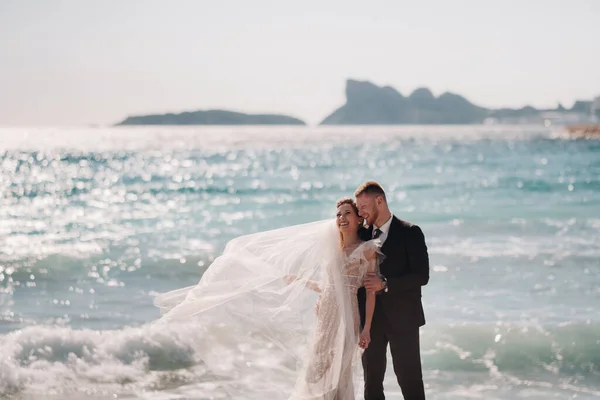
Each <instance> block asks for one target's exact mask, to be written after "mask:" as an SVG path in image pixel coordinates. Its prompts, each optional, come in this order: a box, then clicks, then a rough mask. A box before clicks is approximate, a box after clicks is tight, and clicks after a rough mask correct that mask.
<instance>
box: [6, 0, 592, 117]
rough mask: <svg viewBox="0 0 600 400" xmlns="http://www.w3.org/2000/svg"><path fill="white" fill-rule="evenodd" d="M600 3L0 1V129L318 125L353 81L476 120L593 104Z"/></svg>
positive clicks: (544, 0)
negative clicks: (151, 117)
mask: <svg viewBox="0 0 600 400" xmlns="http://www.w3.org/2000/svg"><path fill="white" fill-rule="evenodd" d="M598 21H600V0H568V1H567V0H561V1H559V0H452V1H449V0H418V1H417V0H414V1H404V0H389V1H380V0H370V1H364V0H302V1H291V0H288V1H283V0H219V1H216V0H172V1H167V0H160V1H159V0H120V1H91V0H52V1H49V0H0V125H45V126H57V125H87V124H100V125H106V124H113V123H116V122H118V121H120V120H121V119H123V118H125V117H126V116H127V115H139V114H148V113H163V112H182V111H190V110H197V109H227V110H235V111H241V112H248V113H283V114H287V115H292V116H296V117H299V118H301V119H303V120H305V121H307V122H309V123H311V124H316V123H318V122H320V121H321V120H322V119H323V118H324V117H325V116H327V115H328V114H329V113H330V112H332V111H333V110H334V109H336V108H337V107H339V106H341V105H343V104H344V102H345V97H344V87H345V82H346V79H348V78H352V79H359V80H368V81H371V82H373V83H375V84H378V85H391V86H393V87H395V88H396V89H397V90H399V91H400V92H401V93H402V94H404V95H408V94H410V93H411V92H412V91H413V90H414V89H416V88H418V87H423V86H425V87H429V88H430V89H431V90H432V91H433V93H434V94H436V95H439V94H441V93H443V92H445V91H451V92H454V93H458V94H461V95H463V96H465V97H467V98H468V99H469V100H471V101H472V102H474V103H475V104H478V105H481V106H485V107H505V106H507V107H521V106H524V105H533V106H536V107H554V106H556V105H557V103H558V102H561V103H562V104H563V105H565V106H567V107H570V106H571V105H572V103H573V101H574V100H576V99H584V100H591V99H592V98H594V97H596V96H598V95H600V40H599V38H600V23H599V22H598Z"/></svg>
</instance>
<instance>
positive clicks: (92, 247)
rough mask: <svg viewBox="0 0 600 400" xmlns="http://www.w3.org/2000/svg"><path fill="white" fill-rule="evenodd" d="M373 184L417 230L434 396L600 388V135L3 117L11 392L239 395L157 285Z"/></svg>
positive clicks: (391, 389) (393, 392)
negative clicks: (169, 323)
mask: <svg viewBox="0 0 600 400" xmlns="http://www.w3.org/2000/svg"><path fill="white" fill-rule="evenodd" d="M365 180H377V181H379V182H380V183H381V184H382V185H383V187H384V188H385V189H386V191H387V195H388V200H389V203H390V208H391V209H392V211H393V213H394V214H395V215H396V216H398V217H400V218H402V219H404V220H408V221H410V222H412V223H414V224H418V225H419V226H420V227H421V228H422V229H423V232H424V234H425V238H426V242H427V246H428V249H429V257H430V264H431V266H430V271H431V279H430V281H429V284H428V285H427V286H425V287H424V288H423V304H424V308H425V315H426V319H427V324H426V325H425V326H424V327H422V328H421V353H422V364H423V375H424V382H425V385H426V393H427V398H428V399H434V400H441V399H444V400H450V399H487V400H493V399H498V400H504V399H598V398H600V140H591V139H573V138H569V137H568V136H565V135H564V134H563V132H562V131H561V130H560V129H552V128H546V127H539V126H501V125H498V126H493V125H490V126H402V127H397V126H392V127H390V126H362V127H277V126H272V127H262V126H259V127H83V128H79V127H62V128H61V127H59V128H39V127H38V128H11V127H5V128H0V398H11V399H12V398H14V399H81V398H130V399H133V398H139V399H161V400H162V399H227V398H229V397H228V394H227V392H226V391H224V390H223V385H222V381H221V379H223V378H222V377H220V378H217V377H215V376H214V375H213V374H212V373H211V371H209V370H207V368H206V367H205V366H204V364H203V362H202V360H201V357H200V355H199V354H196V353H195V352H194V351H193V346H192V342H193V339H194V336H195V335H197V334H198V332H197V331H195V330H194V329H193V328H192V327H190V328H189V329H186V328H185V326H184V327H178V328H177V329H175V328H173V329H170V328H168V327H167V328H165V327H164V326H163V327H160V328H157V325H155V324H152V322H154V321H156V320H157V319H158V318H159V317H160V313H159V310H158V309H157V308H156V307H155V306H154V305H153V299H154V297H155V296H156V295H157V294H158V293H162V292H165V291H169V290H172V289H176V288H180V287H184V286H189V285H194V284H196V283H197V282H198V281H199V279H200V278H201V276H202V274H203V273H204V271H206V269H207V268H209V267H210V264H211V262H212V261H213V260H214V259H215V258H216V257H218V256H219V254H220V253H221V251H222V250H223V248H224V247H225V245H226V244H227V242H228V241H229V240H231V239H232V238H235V237H237V236H240V235H244V234H248V233H253V232H258V231H264V230H269V229H273V228H279V227H284V226H289V225H295V224H301V223H305V222H312V221H317V220H322V219H327V218H333V217H334V214H335V202H336V200H338V199H339V198H341V197H345V196H352V194H353V192H354V190H355V188H356V187H357V186H358V185H359V184H361V183H362V182H363V181H365ZM257 351H258V350H257ZM388 361H389V367H388V370H387V375H386V380H385V388H386V394H387V398H388V399H402V395H401V392H400V389H399V387H398V385H397V383H396V381H395V377H394V374H393V368H392V365H391V361H390V360H389V358H388ZM264 380H265V382H267V383H268V380H269V377H268V376H265V377H264ZM262 383H264V382H261V384H262ZM249 384H253V383H252V382H250V383H249ZM257 384H258V382H257Z"/></svg>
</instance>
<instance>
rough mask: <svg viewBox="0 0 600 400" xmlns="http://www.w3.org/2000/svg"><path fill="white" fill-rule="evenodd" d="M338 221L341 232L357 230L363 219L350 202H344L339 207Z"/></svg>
mask: <svg viewBox="0 0 600 400" xmlns="http://www.w3.org/2000/svg"><path fill="white" fill-rule="evenodd" d="M335 220H336V222H337V226H338V229H339V230H340V232H350V231H357V230H358V226H359V224H361V223H362V219H361V218H360V217H359V216H358V215H357V214H356V212H355V211H354V208H352V206H351V205H350V204H342V205H341V206H339V208H338V209H337V214H336V219H335Z"/></svg>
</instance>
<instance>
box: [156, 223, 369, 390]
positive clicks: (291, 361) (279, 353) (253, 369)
mask: <svg viewBox="0 0 600 400" xmlns="http://www.w3.org/2000/svg"><path fill="white" fill-rule="evenodd" d="M343 257H344V255H343V253H342V251H341V248H340V243H339V232H338V229H337V226H336V223H335V220H333V219H331V220H325V221H319V222H313V223H309V224H303V225H297V226H292V227H286V228H282V229H276V230H272V231H267V232H260V233H255V234H251V235H246V236H242V237H239V238H236V239H233V240H232V241H230V242H229V243H228V244H227V246H226V248H225V250H224V252H223V254H222V255H221V256H219V257H218V258H216V259H215V261H214V262H213V263H212V265H211V266H210V267H209V268H208V269H207V271H206V272H205V273H204V275H203V276H202V278H201V280H200V282H199V283H198V284H197V285H196V286H191V287H187V288H183V289H179V290H175V291H172V292H168V293H164V294H161V295H159V296H157V297H156V299H155V304H156V305H157V306H158V307H160V308H161V312H162V313H163V316H162V318H161V319H159V320H158V321H157V322H156V323H157V324H161V323H162V324H178V323H183V324H186V325H188V324H194V328H195V332H197V334H195V336H194V338H193V343H194V351H195V352H196V354H198V356H199V357H200V358H201V360H202V362H203V363H205V364H206V366H207V368H208V369H209V370H210V371H211V373H212V374H214V376H215V380H216V381H217V382H219V385H221V386H222V387H223V388H224V389H225V390H226V391H227V393H228V394H229V395H230V396H231V397H232V398H240V399H242V398H243V399H253V398H257V399H258V398H260V399H291V398H293V399H298V400H299V399H321V398H333V397H331V393H334V392H335V391H336V390H337V388H338V386H339V385H342V384H346V382H345V381H343V379H344V376H345V375H344V374H345V372H347V368H348V363H349V362H351V363H353V365H356V364H357V363H356V354H357V351H358V348H357V338H356V329H355V321H354V316H355V312H356V311H355V310H354V309H353V307H354V306H353V304H354V303H353V302H352V299H351V298H350V295H349V292H348V290H346V287H347V282H346V278H345V276H344V274H343V272H342V268H343ZM317 287H318V288H319V290H323V289H324V288H326V287H329V288H331V287H335V288H336V289H335V290H333V296H334V298H335V300H334V302H335V303H336V304H335V307H337V308H336V312H335V313H333V314H331V318H333V319H334V320H331V321H328V322H330V324H329V325H330V326H331V327H332V328H331V330H332V332H330V333H328V336H327V340H326V343H323V340H322V339H320V340H315V328H316V326H317V323H318V317H317V313H316V311H315V304H316V302H317V299H318V296H319V293H317V292H316V291H315V290H314V289H316V288H317ZM331 292H332V291H329V292H328V293H331ZM330 297H331V296H330ZM324 317H325V316H323V315H321V319H323V318H324ZM327 318H329V317H327ZM317 342H319V343H317ZM315 368H316V369H319V368H320V369H321V373H320V374H315V373H314V371H315ZM355 371H356V370H355Z"/></svg>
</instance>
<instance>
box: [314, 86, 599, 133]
mask: <svg viewBox="0 0 600 400" xmlns="http://www.w3.org/2000/svg"><path fill="white" fill-rule="evenodd" d="M591 104H592V102H590V101H577V102H576V103H575V104H574V105H573V107H572V108H571V109H570V110H567V109H565V108H564V107H563V106H562V105H560V104H559V106H558V107H557V108H556V109H551V110H538V109H536V108H534V107H530V106H527V107H523V108H519V109H511V108H503V109H488V108H484V107H480V106H477V105H475V104H473V103H471V102H470V101H469V100H467V99H465V98H464V97H462V96H460V95H457V94H454V93H448V92H446V93H444V94H442V95H441V96H439V97H435V96H434V95H433V93H431V91H430V90H429V89H427V88H419V89H416V90H415V91H414V92H412V93H411V94H410V95H409V96H408V97H404V96H403V95H402V94H401V93H399V92H398V91H397V90H396V89H394V88H392V87H389V86H384V87H380V86H377V85H374V84H372V83H370V82H365V81H356V80H351V79H350V80H348V81H347V82H346V104H344V105H343V106H342V107H340V108H338V109H337V110H335V111H334V112H333V113H331V114H330V115H329V116H328V117H326V118H325V119H324V120H323V122H322V123H321V124H323V125H394V124H480V123H482V122H483V121H484V120H485V119H486V118H494V119H496V120H499V121H503V120H507V121H519V120H526V119H528V118H529V119H535V118H536V117H538V116H539V115H540V113H542V112H551V111H555V112H572V113H581V114H586V113H589V110H590V107H591Z"/></svg>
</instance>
